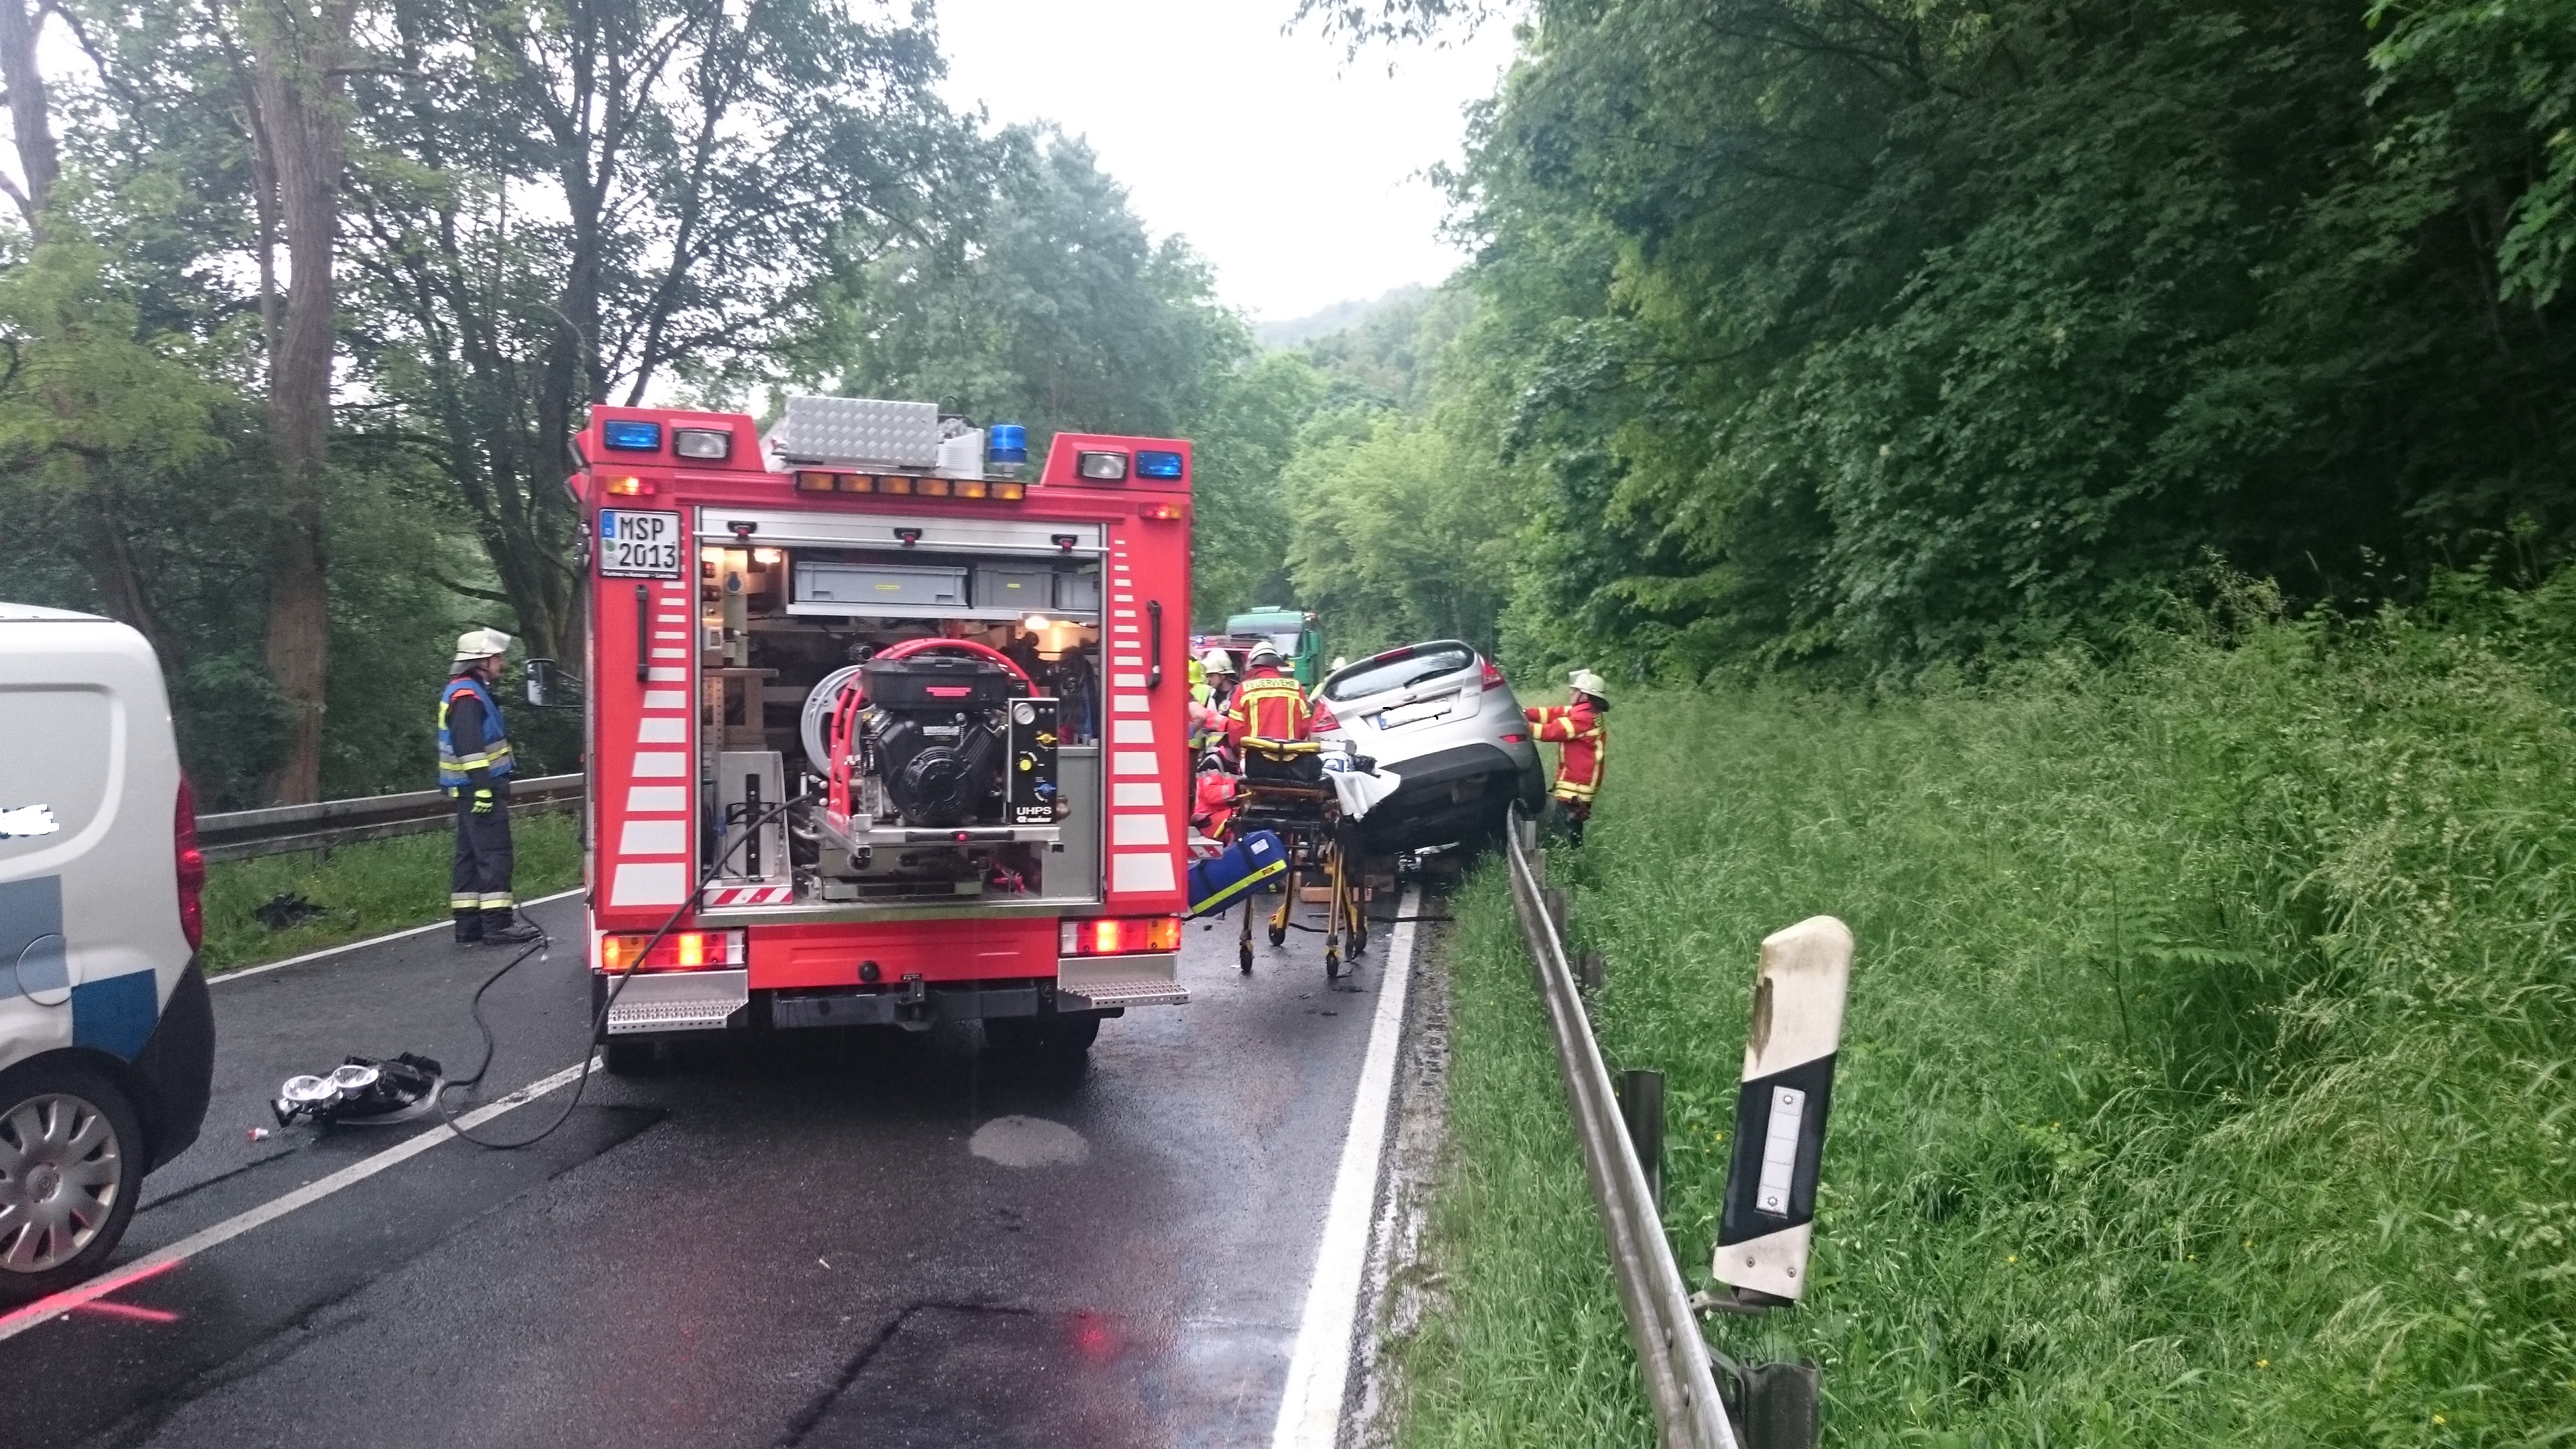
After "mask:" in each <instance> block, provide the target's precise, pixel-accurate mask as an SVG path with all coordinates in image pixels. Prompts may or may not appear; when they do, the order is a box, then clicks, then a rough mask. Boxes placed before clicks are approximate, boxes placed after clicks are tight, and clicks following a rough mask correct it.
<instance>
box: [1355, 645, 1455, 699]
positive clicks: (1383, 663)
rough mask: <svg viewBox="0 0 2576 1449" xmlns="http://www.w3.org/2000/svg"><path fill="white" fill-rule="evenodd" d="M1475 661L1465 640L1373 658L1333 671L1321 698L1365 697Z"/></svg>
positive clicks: (1438, 674)
mask: <svg viewBox="0 0 2576 1449" xmlns="http://www.w3.org/2000/svg"><path fill="white" fill-rule="evenodd" d="M1475 662H1476V651H1475V650H1473V649H1470V648H1468V647H1467V646H1466V645H1464V644H1433V645H1429V646H1427V647H1424V648H1420V649H1413V650H1408V651H1406V652H1405V653H1403V654H1399V655H1397V656H1395V657H1394V658H1392V659H1372V660H1369V661H1368V662H1367V663H1365V664H1362V665H1361V666H1359V667H1358V668H1357V669H1351V670H1345V671H1344V672H1342V673H1340V674H1337V675H1334V676H1333V677H1332V678H1330V679H1328V680H1325V681H1324V698H1326V699H1329V700H1331V701H1333V702H1334V703H1336V704H1339V703H1340V702H1341V701H1343V700H1346V699H1365V698H1367V697H1368V696H1370V695H1372V694H1384V693H1386V692H1387V691H1388V690H1391V689H1402V688H1404V687H1405V686H1407V685H1412V684H1425V683H1428V682H1430V681H1431V680H1434V679H1438V678H1439V677H1440V676H1442V675H1444V674H1455V673H1457V672H1458V671H1459V670H1461V669H1465V668H1467V667H1468V666H1469V665H1471V664H1474V663H1475Z"/></svg>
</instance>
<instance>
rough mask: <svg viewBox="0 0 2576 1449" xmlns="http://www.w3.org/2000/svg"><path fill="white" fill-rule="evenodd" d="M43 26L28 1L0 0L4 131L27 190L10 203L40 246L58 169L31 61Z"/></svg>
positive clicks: (38, 75)
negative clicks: (6, 101)
mask: <svg viewBox="0 0 2576 1449" xmlns="http://www.w3.org/2000/svg"><path fill="white" fill-rule="evenodd" d="M43 28H44V25H43V21H42V19H41V17H40V16H39V15H37V14H33V13H30V12H29V10H28V8H27V0H0V85H6V86H8V88H9V127H10V131H11V133H12V136H13V138H14V139H15V140H16V142H17V143H18V172H19V174H20V175H22V176H24V177H25V178H26V179H27V189H26V191H25V192H24V193H23V194H20V195H17V196H15V197H13V198H12V199H13V200H15V201H16V202H17V203H18V206H19V209H20V210H21V211H23V212H25V213H26V217H27V232H28V234H29V236H31V237H32V238H33V239H35V240H36V241H39V242H41V241H43V240H44V239H45V223H44V215H45V205H46V203H47V202H49V201H50V200H52V198H53V191H54V179H55V178H56V177H58V176H60V175H61V174H62V169H63V163H62V157H61V153H60V152H59V151H57V150H56V149H55V146H54V122H53V116H52V114H51V113H50V112H49V111H48V110H47V109H46V98H45V72H44V69H43V67H41V66H40V65H38V64H37V61H36V38H37V36H38V35H39V34H40V33H41V32H42V30H43Z"/></svg>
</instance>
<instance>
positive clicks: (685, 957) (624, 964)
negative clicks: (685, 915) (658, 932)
mask: <svg viewBox="0 0 2576 1449" xmlns="http://www.w3.org/2000/svg"><path fill="white" fill-rule="evenodd" d="M652 939H653V938H652V936H651V935H650V934H643V935H630V936H602V937H600V938H599V969H600V970H602V971H712V970H719V969H723V968H726V967H736V966H740V965H741V964H742V954H743V933H742V932H740V931H673V932H672V933H671V934H669V935H667V936H664V937H663V938H662V940H661V943H660V944H659V945H656V946H654V948H653V954H652V955H650V956H647V957H644V958H643V959H642V960H641V961H639V960H638V959H637V957H638V956H639V955H640V954H641V953H642V952H643V950H644V945H645V943H646V942H648V941H651V940H652Z"/></svg>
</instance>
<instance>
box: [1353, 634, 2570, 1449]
mask: <svg viewBox="0 0 2576 1449" xmlns="http://www.w3.org/2000/svg"><path fill="white" fill-rule="evenodd" d="M2568 612H2569V611H2568V610H2567V609H2566V607H2565V601H2564V599H2563V598H2557V597H2553V596H2551V595H2548V594H2545V593H2544V594H2543V595H2540V596H2535V597H2525V598H2522V599H2519V600H2511V601H2506V602H2501V603H2500V602H2498V601H2497V600H2496V599H2495V598H2493V597H2487V596H2481V595H2479V594H2478V593H2477V591H2476V590H2475V589H2473V588H2469V589H2463V590H2460V591H2455V593H2454V595H2453V596H2452V597H2451V598H2449V599H2447V600H2446V601H2445V602H2444V603H2442V604H2441V605H2439V606H2437V607H2435V608H2433V609H2429V610H2427V611H2426V612H2425V613H2424V614H2421V615H2418V616H2415V617H2411V618H2410V617H2401V616H2396V615H2389V616H2384V617H2381V618H2379V619H2376V620H2371V621H2367V622H2364V623H2362V624H2358V625H2355V624H2351V623H2341V624H2328V623H2283V622H2262V621H2257V622H2254V623H2251V624H2248V625H2245V626H2244V627H2242V628H2240V629H2238V630H2236V631H2234V632H2233V634H2232V635H2231V637H2230V638H2229V639H2227V640H2225V641H2219V640H2215V639H2212V638H2209V637H2206V636H2205V635H2203V634H2195V635H2193V636H2189V637H2185V636H2179V635H2170V636H2160V637H2157V638H2154V639H2149V640H2145V641H2142V642H2141V643H2140V644H2139V646H2138V647H2137V648H2136V649H2135V650H2134V651H2133V652H2132V653H2131V654H2130V655H2129V656H2128V657H2126V658H2125V659H2124V660H2123V661H2121V662H2120V663H2118V664H2116V665H2111V666H2103V665H2097V664H2093V663H2088V662H2084V661H2079V660H2074V659H2059V660H2053V661H2047V662H2043V663H2040V664H2036V665H2033V666H2030V667H2027V668H2025V669H2023V670H2021V671H2020V672H2018V673H2017V674H2015V675H2013V676H2012V677H2010V678H2006V679H2002V680H1997V681H1991V682H1989V683H1988V684H1986V685H1984V686H1981V687H1978V688H1974V689H1969V688H1950V689H1936V690H1932V691H1929V692H1925V693H1920V694H1916V695H1911V696H1906V697H1902V698H1881V699H1877V700H1864V699H1859V698H1853V697H1845V696H1836V695H1818V694H1801V693H1792V692H1787V691H1768V692H1765V691H1757V692H1707V693H1695V694H1687V695H1685V694H1666V695H1656V696H1645V695H1640V696H1636V697H1632V698H1628V699H1623V700H1621V701H1620V702H1619V704H1618V707H1617V709H1616V711H1615V712H1614V715H1613V718H1612V729H1613V732H1614V739H1615V750H1614V753H1613V756H1612V762H1611V770H1610V776H1609V782H1608V787H1607V791H1606V793H1605V796H1604V798H1603V801H1602V804H1601V807H1600V810H1599V812H1598V813H1597V814H1596V816H1595V817H1594V823H1593V827H1592V838H1591V843H1590V844H1589V845H1587V846H1586V847H1585V849H1584V850H1583V851H1582V852H1581V853H1580V854H1569V853H1566V852H1564V851H1562V850H1560V851H1559V852H1558V855H1557V857H1556V859H1557V862H1558V865H1557V869H1558V879H1559V880H1560V881H1561V882H1563V883H1566V884H1569V885H1570V886H1571V887H1572V890H1573V905H1572V909H1571V912H1570V914H1571V917H1572V921H1573V929H1574V934H1575V935H1576V937H1577V938H1578V940H1579V941H1582V942H1584V943H1588V944H1592V945H1597V946H1599V947H1600V948H1601V949H1603V950H1604V951H1605V952H1606V954H1607V955H1608V958H1609V960H1610V963H1611V964H1610V980H1609V985H1608V987H1607V989H1606V991H1605V992H1604V993H1603V995H1602V996H1601V998H1600V1000H1599V1002H1598V1004H1597V1008H1596V1011H1597V1019H1598V1024H1599V1029H1600V1034H1601V1037H1602V1041H1603V1044H1604V1046H1605V1048H1606V1050H1607V1052H1608V1054H1609V1055H1610V1057H1611V1058H1612V1059H1613V1061H1614V1063H1616V1064H1619V1065H1626V1066H1654V1067H1660V1068H1662V1069H1664V1070H1665V1071H1666V1072H1667V1073H1668V1074H1669V1077H1668V1110H1669V1113H1670V1130H1671V1142H1672V1146H1671V1148H1670V1153H1671V1155H1670V1157H1669V1159H1668V1187H1667V1196H1666V1205H1665V1220H1666V1227H1667V1229H1668V1230H1669V1231H1670V1233H1671V1234H1672V1237H1673V1239H1674V1241H1675V1243H1676V1245H1677V1246H1678V1248H1679V1250H1680V1252H1681V1255H1682V1257H1683V1259H1684V1268H1685V1271H1686V1273H1687V1274H1688V1276H1690V1277H1691V1278H1692V1279H1693V1280H1694V1281H1695V1282H1699V1283H1705V1281H1706V1275H1707V1271H1708V1254H1709V1249H1710V1246H1711V1243H1712V1241H1713V1236H1714V1233H1715V1229H1716V1222H1717V1212H1718V1202H1719V1193H1720V1189H1721V1186H1722V1184H1723V1182H1724V1176H1725V1170H1726V1160H1727V1143H1726V1141H1725V1136H1726V1133H1727V1132H1728V1131H1729V1130H1730V1129H1731V1126H1732V1111H1733V1101H1734V1086H1735V1079H1736V1075H1737V1072H1738V1070H1739V1068H1740V1066H1741V1050H1742V1042H1743V1039H1744V1029H1745V1013H1746V1008H1747V1006H1748V1005H1749V997H1750V986H1751V975H1752V963H1753V957H1754V948H1755V945H1756V943H1757V942H1758V941H1759V940H1760V938H1761V937H1762V936H1763V935H1764V934H1766V933H1767V932H1769V931H1772V930H1775V929H1777V928H1779V927H1781V926H1784V925H1787V924H1789V923H1791V922H1794V921H1797V920H1800V919H1802V918H1804V917H1807V916H1810V915H1814V914H1818V913H1830V914H1833V915H1838V916H1840V917H1842V918H1843V919H1844V920H1846V921H1848V922H1849V923H1850V924H1851V926H1852V929H1853V931H1854V932H1855V933H1856V935H1857V937H1858V939H1859V943H1860V951H1859V960H1858V967H1857V970H1856V973H1855V977H1854V986H1853V995H1852V1002H1851V1014H1850V1017H1849V1021H1848V1024H1847V1027H1846V1032H1845V1038H1844V1051H1843V1056H1842V1065H1841V1074H1840V1077H1839V1079H1838V1081H1837V1083H1836V1087H1835V1099H1834V1115H1833V1123H1832V1134H1831V1140H1830V1141H1829V1144H1828V1147H1827V1151H1826V1157H1825V1163H1824V1188H1823V1193H1822V1196H1821V1200H1820V1209H1819V1216H1818V1222H1817V1242H1818V1249H1817V1257H1816V1262H1815V1272H1814V1283H1815V1286H1814V1288H1813V1289H1812V1290H1811V1291H1810V1293H1809V1295H1808V1301H1807V1305H1806V1306H1805V1307H1804V1308H1802V1309H1800V1310H1798V1311H1796V1312H1794V1313H1791V1314H1787V1315H1783V1316H1776V1317H1774V1318H1772V1319H1769V1320H1765V1321H1763V1322H1761V1323H1744V1322H1738V1321H1727V1322H1723V1323H1721V1324H1719V1325H1718V1326H1717V1327H1716V1328H1715V1330H1714V1332H1715V1334H1716V1336H1717V1338H1718V1340H1719V1341H1720V1342H1721V1343H1722V1345H1723V1346H1724V1347H1726V1348H1727V1349H1728V1350H1730V1351H1731V1352H1734V1353H1736V1354H1738V1355H1739V1356H1742V1355H1745V1354H1752V1355H1755V1356H1778V1357H1790V1356H1800V1357H1813V1358H1816V1359H1818V1360H1820V1361H1821V1362H1822V1363H1823V1365H1824V1369H1825V1385H1826V1389H1827V1394H1828V1405H1827V1410H1826V1412H1827V1427H1826V1433H1827V1437H1828V1439H1829V1440H1830V1441H1831V1442H1833V1443H1836V1444H1841V1445H1890V1446H1894V1445H1921V1446H1942V1449H1948V1446H1958V1449H1966V1446H1989V1445H2024V1444H2027V1445H2034V1446H2036V1445H2058V1444H2095V1445H2128V1444H2141V1445H2144V1444H2154V1445H2186V1444H2189V1445H2199V1444H2220V1443H2224V1444H2244V1445H2276V1444H2277V1445H2294V1444H2295V1445H2391V1446H2394V1445H2540V1444H2549V1443H2576V1338H2571V1334H2576V1201H2571V1200H2576V1153H2571V1146H2570V1130H2571V1116H2576V1084H2571V1081H2570V1060H2571V1057H2576V1033H2571V1028H2572V1027H2576V1009H2571V1006H2576V1002H2571V984H2576V968H2571V962H2570V946H2571V932H2572V931H2576V868H2571V860H2572V859H2576V731H2571V728H2570V716H2569V713H2568V708H2567V703H2568V693H2567V689H2566V682H2567V680H2568V679H2569V678H2570V677H2571V675H2570V673H2569V671H2568V670H2567V669H2566V668H2565V656H2564V655H2563V654H2562V653H2561V652H2560V651H2561V649H2562V647H2563V646H2561V645H2560V644H2559V643H2558V642H2557V641H2559V640H2561V639H2567V638H2571V637H2576V635H2571V634H2570V633H2569V631H2567V630H2565V629H2564V628H2562V627H2560V621H2561V620H2562V619H2563V618H2565V617H2567V616H2568ZM1458 915H1459V917H1460V920H1461V926H1460V929H1459V932H1458V935H1457V938H1456V952H1455V964H1454V971H1455V976H1456V985H1455V992H1456V1002H1455V1027H1454V1029H1455V1034H1456V1035H1455V1046H1454V1051H1455V1056H1454V1061H1453V1065H1452V1077H1451V1084H1452V1086H1451V1090H1452V1103H1451V1118H1450V1121H1451V1129H1452V1133H1453V1144H1452V1154H1453V1158H1452V1162H1451V1164H1450V1168H1449V1177H1448V1179H1447V1185H1446V1188H1445V1195H1444V1197H1443V1200H1442V1203H1441V1206H1440V1208H1439V1210H1438V1215H1437V1221H1436V1223H1435V1229H1434V1251H1435V1254H1436V1256H1437V1259H1438V1261H1437V1263H1436V1265H1435V1266H1436V1267H1437V1269H1438V1270H1439V1271H1440V1272H1441V1273H1442V1274H1443V1275H1444V1279H1445V1283H1446V1293H1447V1296H1446V1300H1445V1305H1446V1306H1445V1309H1444V1311H1442V1312H1441V1313H1440V1314H1438V1315H1436V1316H1435V1317H1434V1318H1433V1319H1432V1320H1431V1321H1430V1322H1429V1323H1428V1324H1427V1325H1426V1327H1425V1328H1424V1330H1423V1331H1422V1332H1421V1333H1420V1334H1419V1335H1418V1336H1417V1337H1416V1338H1415V1339H1414V1340H1413V1341H1412V1342H1410V1343H1408V1344H1405V1345H1402V1346H1401V1347H1400V1349H1399V1351H1398V1357H1399V1360H1400V1362H1401V1364H1402V1365H1403V1389H1402V1392H1403V1393H1404V1395H1405V1399H1404V1402H1405V1407H1406V1423H1405V1430H1404V1442H1405V1443H1407V1444H1409V1445H1422V1446H1429V1445H1503V1444H1551V1445H1577V1444H1646V1443H1651V1442H1652V1440H1653V1431H1652V1426H1651V1423H1650V1422H1649V1420H1648V1418H1647V1417H1646V1413H1645V1407H1644V1404H1643V1401H1642V1398H1641V1396H1640V1394H1639V1392H1638V1390H1637V1388H1636V1387H1635V1383H1634V1379H1635V1373H1634V1369H1633V1367H1632V1364H1633V1359H1632V1356H1631V1353H1630V1350H1629V1348H1628V1345H1627V1343H1626V1337H1625V1330H1624V1327H1623V1325H1622V1322H1621V1319H1620V1317H1619V1313H1618V1308H1617V1303H1616V1300H1615V1298H1614V1297H1613V1296H1612V1293H1611V1288H1610V1280H1609V1275H1608V1270H1607V1267H1606V1263H1605V1260H1604V1255H1603V1250H1602V1247H1601V1241H1600V1234H1599V1229H1598V1226H1597V1224H1596V1222H1595V1221H1594V1218H1593V1215H1592V1208H1591V1205H1590V1201H1589V1198H1588V1194H1587V1192H1586V1189H1585V1186H1584V1182H1583V1176H1582V1171H1581V1166H1580V1162H1579V1159H1578V1158H1577V1156H1576V1154H1575V1151H1574V1145H1573V1142H1572V1138H1571V1133H1570V1128H1569V1127H1568V1126H1567V1120H1566V1119H1567V1113H1566V1107H1565V1103H1564V1097H1563V1093H1562V1090H1561V1088H1560V1087H1559V1085H1558V1082H1557V1078H1556V1072H1555V1066H1554V1062H1553V1058H1552V1056H1551V1054H1550V1049H1549V1046H1548V1042H1547V1036H1546V1032H1545V1030H1544V1027H1543V1024H1542V1021H1541V1018H1540V1015H1539V1010H1538V1007H1537V1005H1536V1002H1535V999H1534V997H1533V995H1532V991H1531V987H1530V985H1529V980H1528V974H1527V973H1528V968H1527V963H1526V959H1525V957H1524V956H1523V955H1522V953H1521V951H1520V948H1519V945H1518V942H1517V939H1516V936H1515V934H1514V930H1513V927H1512V925H1511V923H1510V917H1509V903H1508V898H1507V896H1506V894H1505V891H1504V889H1503V885H1502V881H1501V879H1500V876H1499V872H1498V871H1496V870H1494V869H1492V868H1490V867H1489V868H1487V869H1485V870H1484V871H1483V872H1481V873H1480V874H1479V875H1478V876H1477V877H1475V878H1473V879H1472V880H1471V881H1470V883H1469V884H1468V886H1467V888H1466V889H1465V890H1464V891H1463V892H1462V894H1461V897H1460V900H1459V905H1458Z"/></svg>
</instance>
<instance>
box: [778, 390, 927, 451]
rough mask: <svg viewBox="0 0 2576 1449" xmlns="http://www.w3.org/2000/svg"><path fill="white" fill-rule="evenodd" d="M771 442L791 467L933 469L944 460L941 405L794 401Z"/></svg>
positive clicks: (877, 400) (836, 399) (823, 399)
mask: <svg viewBox="0 0 2576 1449" xmlns="http://www.w3.org/2000/svg"><path fill="white" fill-rule="evenodd" d="M770 441H771V442H772V443H773V444H774V445H776V447H777V449H778V455H779V456H780V457H781V458H784V459H786V460H787V461H788V462H790V463H830V464H837V465H843V466H847V465H854V464H870V463H872V464H877V465H879V466H883V467H890V468H929V467H932V466H934V465H936V464H937V463H938V461H939V405H938V404H937V403H926V402H892V401H888V400H886V399H884V398H873V397H791V398H789V399H788V400H787V416H785V417H784V418H781V419H780V420H779V423H778V426H777V428H776V429H775V430H773V431H772V433H771V434H770Z"/></svg>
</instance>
